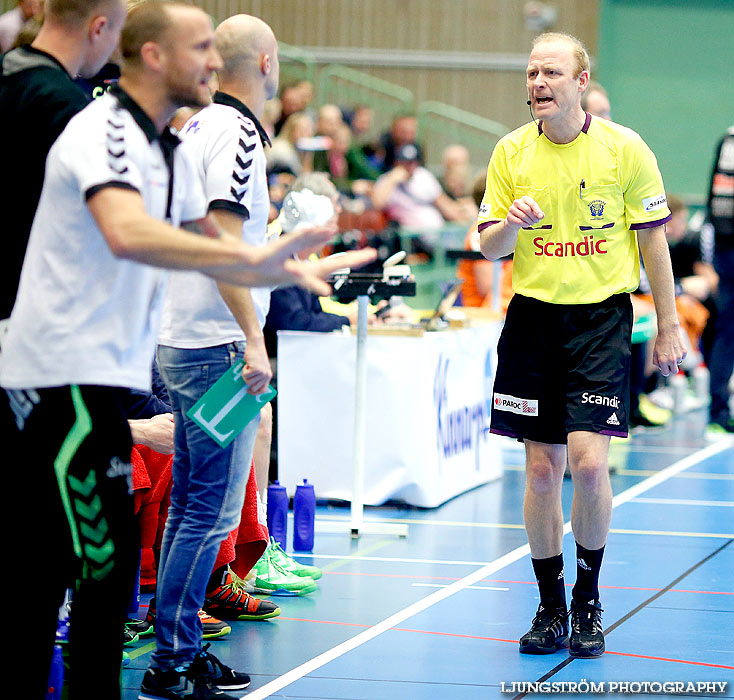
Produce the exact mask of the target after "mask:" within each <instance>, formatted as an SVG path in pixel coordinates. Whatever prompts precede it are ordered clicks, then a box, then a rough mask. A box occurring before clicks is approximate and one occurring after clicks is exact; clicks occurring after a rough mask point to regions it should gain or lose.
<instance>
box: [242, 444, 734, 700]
mask: <svg viewBox="0 0 734 700" xmlns="http://www.w3.org/2000/svg"><path fill="white" fill-rule="evenodd" d="M729 447H731V444H730V443H729V442H728V441H727V442H723V441H722V442H719V443H714V444H712V445H709V446H708V447H705V448H703V449H702V450H699V451H698V452H694V453H693V454H692V455H689V456H688V457H684V458H683V459H681V460H680V461H678V462H675V463H674V464H671V465H670V466H669V467H666V468H665V469H663V470H662V471H660V472H658V473H657V474H655V475H654V476H651V477H649V478H648V479H645V480H644V481H643V482H641V483H639V484H635V485H634V486H632V487H630V488H629V489H627V490H626V491H623V492H622V493H620V494H619V495H617V496H615V497H614V498H613V499H612V508H616V507H617V506H620V505H622V504H623V503H626V502H627V501H629V500H631V499H632V498H636V497H637V496H639V495H640V494H642V493H644V492H645V491H648V490H649V489H651V488H653V487H655V486H657V485H658V484H661V483H662V482H664V481H665V480H666V479H669V478H671V477H672V476H675V475H676V474H678V473H679V472H681V471H683V470H684V469H688V467H690V466H693V465H694V464H698V463H699V462H702V461H703V460H705V459H708V458H709V457H711V456H713V455H715V454H718V453H719V452H722V451H723V450H725V449H728V448H729ZM570 531H571V522H570V521H569V522H567V523H566V524H565V525H564V526H563V533H564V534H566V533H568V532H570ZM526 554H530V547H529V546H528V545H527V544H525V545H523V546H522V547H518V548H517V549H514V550H512V551H511V552H508V553H507V554H504V555H503V556H501V557H499V559H495V560H494V561H493V562H490V563H489V564H485V565H484V566H482V567H481V568H479V569H477V570H476V571H473V572H472V573H470V574H468V575H467V576H464V578H462V579H459V580H458V581H455V582H454V583H451V584H449V585H448V586H446V588H441V589H439V590H437V591H436V592H435V593H431V594H429V595H427V596H426V597H425V598H422V599H421V600H418V601H416V602H415V603H413V604H412V605H409V606H408V607H406V608H403V609H402V610H399V611H398V612H396V613H394V614H393V615H390V616H389V617H386V618H385V619H384V620H382V621H381V622H378V623H377V624H376V625H374V626H372V627H370V628H369V629H366V630H364V632H360V633H359V634H357V635H355V636H354V637H352V638H351V639H348V640H347V641H346V642H342V643H341V644H337V645H336V646H335V647H332V648H331V649H328V650H327V651H325V652H323V653H322V654H319V655H318V656H315V657H314V658H313V659H309V660H308V661H306V662H305V663H302V664H301V665H300V666H296V668H294V669H291V670H290V671H288V672H287V673H284V674H283V675H282V676H280V677H279V678H276V679H275V680H273V681H270V683H266V684H265V685H264V686H262V687H261V688H257V689H256V690H253V691H252V692H251V693H249V694H248V695H247V700H262V699H263V698H267V697H269V696H270V695H272V694H273V693H275V692H277V691H278V690H281V689H282V688H285V687H286V686H289V685H290V684H291V683H295V682H296V681H297V680H299V679H301V678H303V677H304V676H306V675H308V674H309V673H312V672H313V671H315V670H316V669H319V668H321V667H322V666H325V665H326V664H328V663H329V662H331V661H334V660H335V659H338V658H339V657H340V656H344V654H347V653H348V652H350V651H352V650H354V649H356V648H357V647H360V646H362V644H365V643H366V642H369V641H370V640H372V639H374V638H375V637H379V636H380V635H381V634H383V633H384V632H387V631H388V630H390V629H392V628H393V627H396V626H397V625H399V624H401V623H403V622H405V620H407V619H408V618H411V617H413V615H417V614H418V613H420V612H423V611H424V610H427V609H428V608H430V607H432V606H433V605H435V604H436V603H440V602H441V601H442V600H445V599H446V598H449V597H451V596H452V595H454V593H458V592H459V591H461V590H464V589H465V588H468V587H469V586H473V585H474V584H475V583H478V582H479V581H481V580H482V579H484V578H487V577H488V576H491V575H492V574H494V573H496V572H497V571H499V570H500V569H504V568H505V567H506V566H509V565H510V564H512V563H514V562H516V561H518V559H522V558H523V557H524V556H525V555H526Z"/></svg>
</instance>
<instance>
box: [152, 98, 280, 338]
mask: <svg viewBox="0 0 734 700" xmlns="http://www.w3.org/2000/svg"><path fill="white" fill-rule="evenodd" d="M181 138H182V139H183V149H184V150H186V151H187V154H188V155H189V156H190V157H191V159H192V160H193V162H194V163H195V166H196V169H197V171H198V173H199V177H200V179H201V182H202V183H203V185H204V192H205V194H206V200H207V203H208V207H209V211H212V210H216V209H225V210H227V211H231V212H234V213H235V214H238V215H240V216H241V217H243V219H244V221H243V225H242V239H243V240H244V241H245V242H246V243H249V244H251V245H254V246H261V245H263V244H264V243H265V238H266V234H267V226H268V213H269V211H270V197H269V194H268V184H267V175H266V172H265V151H264V145H265V144H266V143H267V144H268V145H269V144H270V141H269V139H268V136H267V134H266V133H265V130H264V129H263V127H262V125H261V124H260V122H259V121H258V119H257V117H255V115H254V114H252V112H251V111H250V110H249V109H248V108H247V107H246V106H245V105H244V104H242V102H240V101H239V100H237V99H235V98H234V97H232V96H230V95H227V94H226V93H222V92H218V93H216V95H215V96H214V102H213V104H211V105H209V106H208V107H205V108H204V109H203V110H201V111H200V112H198V113H197V114H195V115H194V116H193V117H191V119H189V121H188V122H186V124H185V125H184V126H183V128H182V129H181ZM250 292H251V294H252V301H253V304H254V306H255V311H256V313H257V318H258V321H259V323H260V328H262V327H263V325H265V317H266V316H267V314H268V309H269V308H270V288H269V287H253V288H251V289H250ZM240 340H245V335H244V333H243V331H242V329H241V328H240V326H239V324H238V323H237V321H236V320H235V318H234V316H233V315H232V313H231V311H230V310H229V308H228V307H227V305H226V304H225V303H224V300H223V299H222V296H221V294H220V293H219V290H218V289H217V285H216V282H214V281H213V280H211V279H210V278H208V277H204V276H203V275H201V274H198V273H195V272H181V271H176V272H172V273H171V275H170V282H169V286H168V290H167V293H166V301H165V307H164V312H163V321H162V323H161V332H160V335H159V336H158V342H159V343H160V344H161V345H168V346H171V347H176V348H204V347H212V346H214V345H224V344H225V343H231V342H234V341H240Z"/></svg>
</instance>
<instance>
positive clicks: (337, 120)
mask: <svg viewBox="0 0 734 700" xmlns="http://www.w3.org/2000/svg"><path fill="white" fill-rule="evenodd" d="M342 125H345V122H344V115H343V114H342V111H341V109H339V107H337V106H336V105H333V104H325V105H321V107H319V111H318V113H317V117H316V135H317V136H328V137H329V138H331V137H333V135H334V134H335V133H336V130H337V129H338V128H339V127H340V126H342Z"/></svg>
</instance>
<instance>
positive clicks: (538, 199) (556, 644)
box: [478, 33, 685, 657]
mask: <svg viewBox="0 0 734 700" xmlns="http://www.w3.org/2000/svg"><path fill="white" fill-rule="evenodd" d="M588 84H589V57H588V54H587V53H586V50H585V49H584V47H583V45H582V44H581V43H580V42H579V41H578V40H577V39H575V38H574V37H572V36H569V35H566V34H557V33H548V34H542V35H541V36H539V37H538V38H537V39H536V40H535V42H534V44H533V48H532V51H531V53H530V58H529V61H528V67H527V89H528V104H529V105H530V109H531V114H532V115H533V121H532V122H529V123H528V124H526V125H525V126H522V127H520V128H519V129H516V130H515V131H513V132H512V133H510V134H508V135H507V136H505V137H504V138H503V139H502V140H501V141H500V142H499V143H498V144H497V146H496V147H495V150H494V153H493V154H492V158H491V160H490V163H489V167H488V170H487V186H486V191H485V195H484V199H483V201H482V205H481V209H480V212H479V219H478V227H479V231H480V242H481V250H482V253H483V254H484V255H485V257H487V258H488V259H490V260H497V259H499V258H501V257H503V256H505V255H508V254H509V253H513V252H514V266H513V273H512V286H513V290H514V292H515V295H514V297H513V299H512V301H511V302H510V306H509V308H508V310H507V318H506V321H505V326H504V329H503V332H502V335H501V337H500V340H499V346H498V355H499V360H498V368H497V375H496V378H495V384H494V395H493V404H492V406H493V408H492V417H491V431H492V432H493V433H498V434H500V435H509V436H512V437H516V438H518V439H519V440H522V441H523V442H524V444H525V451H526V471H527V485H526V491H525V503H524V517H525V528H526V531H527V534H528V541H529V543H530V551H531V556H532V563H533V569H534V572H535V576H536V579H537V581H538V586H539V589H540V607H539V608H538V612H537V614H536V616H535V618H534V619H533V622H532V627H531V629H530V630H529V631H528V632H527V633H526V634H525V635H523V636H522V637H521V639H520V651H521V652H523V653H526V654H548V653H552V652H554V651H556V649H558V648H561V647H565V646H567V645H568V646H569V652H570V654H571V655H572V656H575V657H598V656H601V655H602V654H603V653H604V635H603V633H602V624H601V613H602V607H601V604H600V602H599V587H598V581H599V570H600V568H601V561H602V556H603V552H604V546H605V543H606V538H607V533H608V531H609V522H610V520H611V511H612V490H611V485H610V483H609V474H608V468H607V459H608V452H609V439H610V436H611V435H619V436H626V435H627V410H628V409H627V406H628V402H629V364H630V335H631V328H632V308H631V304H630V299H629V292H631V291H633V290H634V289H636V288H637V285H638V283H639V272H640V263H639V252H638V251H641V252H642V256H643V259H644V262H645V269H646V271H647V273H648V276H649V278H650V284H651V286H652V290H653V297H654V299H655V307H656V312H657V323H658V335H657V340H656V341H655V348H654V362H655V364H656V365H657V366H658V367H659V368H660V371H661V372H662V374H663V375H668V374H670V373H675V372H677V371H678V365H679V364H680V363H681V361H682V360H683V357H684V356H685V350H684V348H685V344H684V340H683V336H682V334H681V330H680V327H679V324H678V319H677V316H676V312H675V302H674V291H673V274H672V270H671V265H670V256H669V253H668V246H667V243H666V240H665V230H664V224H665V222H666V221H668V219H669V218H670V212H669V210H668V207H667V203H666V199H665V189H664V187H663V181H662V177H661V176H660V172H659V170H658V167H657V162H656V160H655V156H654V155H653V154H652V152H651V151H650V149H649V148H648V147H647V145H646V144H645V143H644V142H643V141H642V139H641V138H640V137H639V136H638V135H637V134H636V133H635V132H633V131H631V130H630V129H627V128H625V127H623V126H620V125H618V124H614V123H612V122H610V121H607V120H605V119H599V118H597V117H592V116H591V115H589V114H587V113H586V112H584V111H583V109H582V108H581V104H580V102H581V96H582V94H583V93H584V91H585V90H586V88H587V86H588ZM638 246H639V247H638ZM567 459H568V464H569V467H570V470H571V474H572V476H573V483H574V498H573V506H572V512H571V523H572V526H573V533H574V537H575V539H576V561H577V568H576V583H575V585H574V587H573V592H572V600H571V607H570V615H571V621H570V639H569V623H568V612H567V608H566V594H565V589H564V575H563V555H562V539H563V512H562V509H561V484H562V480H563V472H564V470H565V466H566V461H567Z"/></svg>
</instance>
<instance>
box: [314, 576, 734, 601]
mask: <svg viewBox="0 0 734 700" xmlns="http://www.w3.org/2000/svg"><path fill="white" fill-rule="evenodd" d="M324 574H325V575H326V574H328V575H329V576H372V577H376V578H413V579H421V580H422V581H423V580H430V581H459V580H460V579H459V578H457V577H456V576H419V575H418V574H371V573H367V572H364V571H324ZM479 583H520V584H523V585H527V586H537V585H538V584H537V582H536V581H505V580H503V579H496V578H485V579H482V580H481V581H479ZM572 587H573V584H572V583H567V584H566V588H572ZM599 588H608V589H610V590H617V591H662V590H663V589H662V588H644V587H642V586H599ZM666 593H702V594H705V595H734V592H730V591H689V590H686V589H684V588H671V589H670V590H668V591H666Z"/></svg>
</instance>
